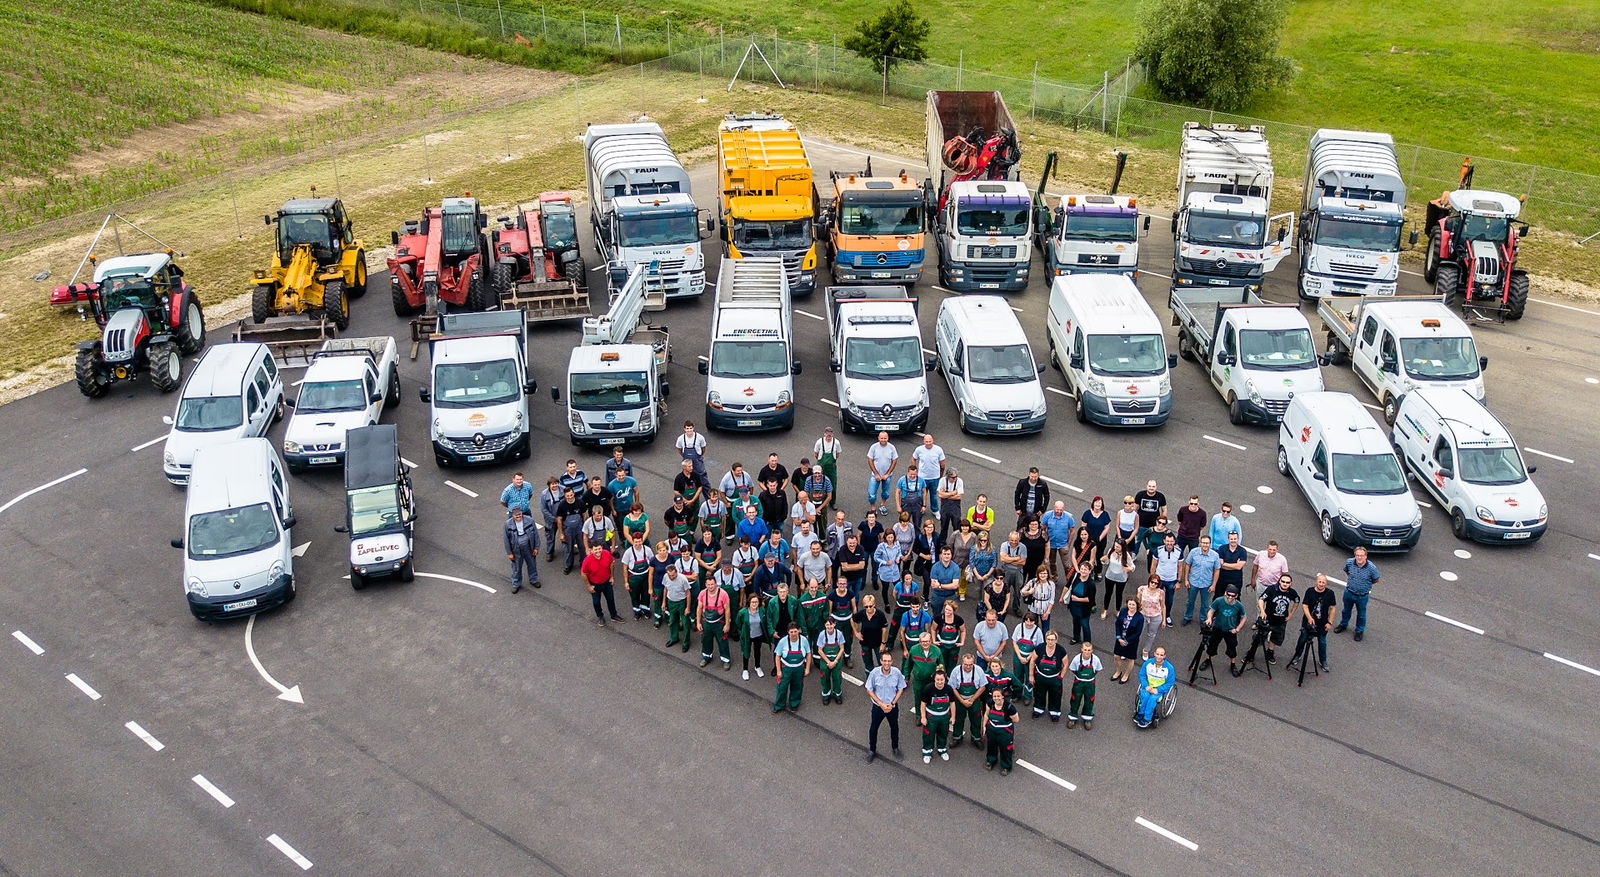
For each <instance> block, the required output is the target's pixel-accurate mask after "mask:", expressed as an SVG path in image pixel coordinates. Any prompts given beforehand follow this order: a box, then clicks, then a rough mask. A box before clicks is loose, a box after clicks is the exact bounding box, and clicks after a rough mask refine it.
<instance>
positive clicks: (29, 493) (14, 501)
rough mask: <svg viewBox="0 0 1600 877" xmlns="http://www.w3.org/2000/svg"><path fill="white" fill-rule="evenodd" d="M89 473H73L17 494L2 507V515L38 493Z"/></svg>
mask: <svg viewBox="0 0 1600 877" xmlns="http://www.w3.org/2000/svg"><path fill="white" fill-rule="evenodd" d="M87 471H89V470H88V469H79V470H78V471H76V472H74V473H72V474H71V475H63V476H61V477H60V478H57V479H56V480H54V481H47V482H45V483H44V484H41V485H39V486H38V487H35V488H33V489H32V490H24V491H23V492H21V493H19V494H17V495H16V496H14V497H12V498H11V500H10V501H9V502H7V503H6V504H5V505H0V514H4V513H5V510H6V509H9V508H11V507H12V506H14V505H16V504H17V503H19V502H22V501H23V500H25V499H27V498H28V497H30V496H33V495H34V494H36V493H39V492H40V491H45V490H49V489H50V488H52V487H55V486H56V485H57V484H60V483H61V482H63V481H71V480H72V479H74V478H77V477H78V476H79V475H82V474H83V473H85V472H87Z"/></svg>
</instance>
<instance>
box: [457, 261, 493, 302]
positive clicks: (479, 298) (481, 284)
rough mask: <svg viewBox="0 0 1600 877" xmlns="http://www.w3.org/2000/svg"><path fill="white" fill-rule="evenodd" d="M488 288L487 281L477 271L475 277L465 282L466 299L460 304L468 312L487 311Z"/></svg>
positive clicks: (480, 272)
mask: <svg viewBox="0 0 1600 877" xmlns="http://www.w3.org/2000/svg"><path fill="white" fill-rule="evenodd" d="M488 286H489V284H488V281H487V280H486V279H485V278H484V276H483V272H482V271H479V272H478V276H477V277H474V278H472V279H470V280H468V281H467V297H466V299H465V300H464V301H463V302H462V305H463V307H465V309H466V310H469V311H486V310H488V309H489V304H490V299H489V295H490V292H489V288H488Z"/></svg>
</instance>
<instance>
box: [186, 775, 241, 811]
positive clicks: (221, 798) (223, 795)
mask: <svg viewBox="0 0 1600 877" xmlns="http://www.w3.org/2000/svg"><path fill="white" fill-rule="evenodd" d="M189 779H191V780H193V781H194V784H195V785H197V786H199V787H200V788H202V789H205V790H206V794H208V795H210V796H211V797H213V798H216V799H217V803H218V804H221V805H222V806H223V808H228V807H232V806H233V799H232V798H230V797H228V793H227V792H224V791H223V790H221V789H219V788H217V785H216V783H213V782H212V781H210V780H208V779H206V776H205V774H201V773H197V774H195V775H194V776H192V777H190V778H189Z"/></svg>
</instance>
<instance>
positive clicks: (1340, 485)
mask: <svg viewBox="0 0 1600 877" xmlns="http://www.w3.org/2000/svg"><path fill="white" fill-rule="evenodd" d="M1333 486H1334V487H1335V488H1336V489H1338V490H1339V491H1341V492H1343V493H1361V494H1368V495H1371V496H1387V495H1390V494H1399V493H1405V492H1406V477H1405V476H1404V475H1402V474H1400V464H1399V463H1398V462H1397V461H1396V460H1395V458H1394V454H1334V455H1333Z"/></svg>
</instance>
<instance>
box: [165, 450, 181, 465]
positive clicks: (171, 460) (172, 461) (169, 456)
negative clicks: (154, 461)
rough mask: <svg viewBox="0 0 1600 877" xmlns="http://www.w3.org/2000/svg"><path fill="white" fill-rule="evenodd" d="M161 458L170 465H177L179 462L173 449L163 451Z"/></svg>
mask: <svg viewBox="0 0 1600 877" xmlns="http://www.w3.org/2000/svg"><path fill="white" fill-rule="evenodd" d="M161 460H162V462H165V463H166V464H167V465H168V466H176V465H177V464H178V458H177V457H176V456H175V455H174V454H173V453H172V452H171V451H163V452H162V453H161Z"/></svg>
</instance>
